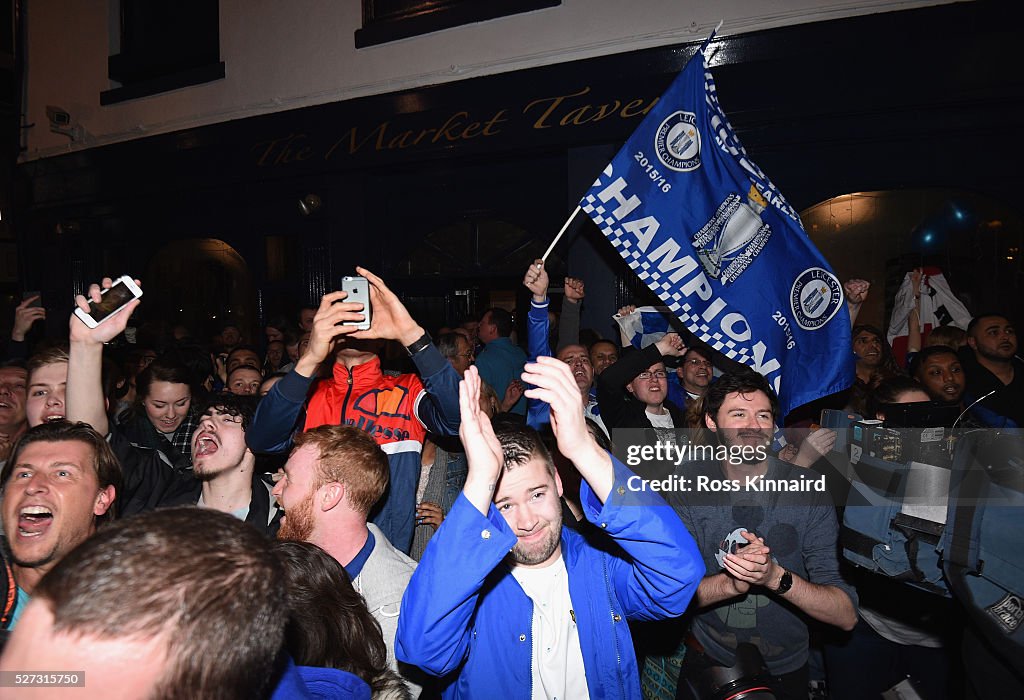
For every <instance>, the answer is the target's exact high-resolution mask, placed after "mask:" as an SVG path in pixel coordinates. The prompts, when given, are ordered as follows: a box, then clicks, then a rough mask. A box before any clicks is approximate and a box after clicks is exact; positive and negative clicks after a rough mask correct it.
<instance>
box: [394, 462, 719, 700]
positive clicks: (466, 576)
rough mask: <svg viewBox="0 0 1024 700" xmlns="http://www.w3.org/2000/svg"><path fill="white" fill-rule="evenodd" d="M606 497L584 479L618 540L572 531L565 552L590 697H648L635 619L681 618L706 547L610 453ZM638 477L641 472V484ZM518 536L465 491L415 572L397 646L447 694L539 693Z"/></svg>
mask: <svg viewBox="0 0 1024 700" xmlns="http://www.w3.org/2000/svg"><path fill="white" fill-rule="evenodd" d="M612 461H613V464H614V465H615V484H614V486H613V487H612V492H611V495H610V496H609V498H608V502H607V503H605V504H604V505H602V504H601V502H600V501H599V500H598V499H597V497H596V496H594V494H593V492H592V491H591V490H590V487H589V486H588V485H587V484H586V483H585V482H584V484H583V486H582V488H581V490H580V499H581V501H582V504H583V509H584V512H585V513H586V516H587V518H588V519H589V520H590V521H591V522H594V523H596V524H597V525H598V526H599V527H600V528H601V529H602V530H604V532H605V533H607V534H608V535H610V536H611V538H612V539H606V538H600V537H598V538H597V539H593V540H589V539H585V538H584V537H583V536H581V535H580V534H578V533H576V532H573V531H572V530H569V529H568V528H565V527H563V528H562V556H563V558H564V559H565V566H566V570H567V571H568V574H569V595H570V597H571V599H572V603H573V609H574V610H575V613H576V624H577V625H578V630H579V638H580V648H581V650H582V652H583V662H584V666H585V668H586V674H587V686H588V688H589V690H590V697H591V698H594V699H595V700H596V699H600V698H624V699H626V698H628V699H632V698H639V697H640V678H639V674H638V671H637V665H636V656H635V654H634V651H633V642H632V638H631V636H630V633H629V625H628V624H627V621H629V620H657V619H664V618H671V617H678V616H679V615H682V614H683V612H684V611H685V610H686V606H687V604H688V603H689V602H690V598H691V597H693V595H694V593H695V592H696V590H697V586H698V584H699V583H700V580H701V577H702V576H703V575H704V564H703V562H702V559H701V556H700V552H698V551H697V546H696V544H695V543H694V541H693V538H692V537H690V534H689V533H688V532H687V530H686V528H685V527H684V526H683V523H682V522H681V521H680V520H679V518H678V517H677V516H676V514H675V513H674V512H673V511H672V509H671V508H670V507H669V506H667V505H666V504H665V502H664V501H663V500H662V499H661V497H660V496H658V495H657V494H654V493H651V492H644V493H636V492H633V491H630V490H628V485H629V479H630V477H631V476H633V474H632V472H630V471H629V470H628V469H627V468H626V467H625V466H624V465H623V464H622V463H621V462H619V461H618V460H616V459H615V458H614V457H612ZM636 482H637V479H633V484H634V485H635V484H636ZM515 543H516V536H515V534H514V533H513V532H512V530H511V528H509V526H508V525H507V524H506V522H505V520H504V518H503V517H502V516H501V514H500V513H499V512H498V510H497V509H496V508H495V507H494V506H493V505H492V506H491V507H490V510H489V512H488V514H487V516H486V517H485V516H483V515H481V514H480V512H479V511H478V510H477V509H476V508H475V507H474V506H473V505H472V504H471V503H470V502H469V501H468V500H467V499H466V497H465V496H464V495H460V496H459V499H458V500H457V501H456V503H455V506H454V507H453V508H452V511H451V513H449V514H448V517H447V518H445V519H444V522H443V523H441V527H440V528H438V530H437V533H435V535H434V537H433V538H432V539H431V541H430V544H429V545H428V546H427V550H426V552H425V553H424V555H423V559H422V560H421V561H420V565H419V567H417V569H416V573H414V574H413V576H412V579H411V580H410V581H409V586H408V587H407V588H406V590H405V596H404V597H403V599H402V608H403V609H404V610H414V611H416V612H415V614H410V615H402V616H401V617H400V618H399V620H398V634H397V636H396V639H395V655H396V657H397V658H398V660H399V661H404V662H406V663H410V664H415V665H416V666H419V667H420V668H422V669H423V670H424V671H426V672H428V673H430V674H432V675H436V676H448V678H446V679H445V681H444V682H445V683H446V684H447V685H446V686H445V688H444V692H443V695H444V697H445V698H502V700H515V699H516V698H522V699H523V700H529V699H530V696H531V688H532V675H531V660H532V637H531V623H532V619H533V604H532V602H531V601H530V599H529V598H528V597H527V596H526V594H525V593H524V592H523V590H522V588H520V586H519V584H518V583H517V582H516V580H515V578H513V576H512V575H511V573H510V571H509V569H508V568H507V567H506V566H505V565H504V564H503V563H502V562H503V560H504V559H505V557H506V556H507V555H508V552H509V550H510V549H511V548H512V547H513V546H514V545H515Z"/></svg>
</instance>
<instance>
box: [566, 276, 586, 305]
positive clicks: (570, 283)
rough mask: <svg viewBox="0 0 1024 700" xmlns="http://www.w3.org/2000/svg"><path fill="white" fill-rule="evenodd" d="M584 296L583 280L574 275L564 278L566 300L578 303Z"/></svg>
mask: <svg viewBox="0 0 1024 700" xmlns="http://www.w3.org/2000/svg"><path fill="white" fill-rule="evenodd" d="M584 296H585V294H584V291H583V280H581V279H578V278H576V277H566V278H565V298H566V300H567V301H571V302H572V303H573V304H578V303H580V302H581V301H583V297H584Z"/></svg>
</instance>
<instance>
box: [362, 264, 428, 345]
mask: <svg viewBox="0 0 1024 700" xmlns="http://www.w3.org/2000/svg"><path fill="white" fill-rule="evenodd" d="M356 272H357V273H358V274H360V275H362V276H363V277H365V278H366V279H367V281H368V282H369V283H370V307H371V311H372V316H371V318H370V329H369V330H365V331H355V332H353V333H352V337H353V338H367V339H368V338H385V339H387V340H397V341H398V342H400V343H401V344H402V345H406V346H408V345H412V344H413V343H415V342H416V341H417V340H419V339H420V338H421V337H423V333H424V331H423V327H422V326H420V325H419V324H418V323H416V321H415V320H413V318H412V316H410V315H409V310H408V309H406V308H405V304H403V303H402V300H401V299H399V298H398V295H397V294H395V293H394V292H392V291H391V290H390V289H388V286H387V285H386V284H384V280H382V279H381V278H380V277H378V276H377V275H375V274H373V273H372V272H370V271H369V270H367V269H366V268H364V267H357V268H356Z"/></svg>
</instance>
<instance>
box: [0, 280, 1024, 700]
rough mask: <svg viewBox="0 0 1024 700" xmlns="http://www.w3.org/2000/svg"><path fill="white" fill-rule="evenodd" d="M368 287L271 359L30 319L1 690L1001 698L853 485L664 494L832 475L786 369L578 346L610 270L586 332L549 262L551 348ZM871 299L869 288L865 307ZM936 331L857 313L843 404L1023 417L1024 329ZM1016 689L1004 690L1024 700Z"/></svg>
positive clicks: (535, 310)
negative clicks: (875, 553) (693, 451)
mask: <svg viewBox="0 0 1024 700" xmlns="http://www.w3.org/2000/svg"><path fill="white" fill-rule="evenodd" d="M356 271H357V273H358V274H360V275H362V276H363V277H365V278H366V279H367V280H368V283H369V289H370V308H369V309H366V308H363V305H362V304H360V303H357V302H352V301H349V300H347V298H346V294H345V292H341V291H335V292H330V293H328V294H326V295H324V297H323V298H322V300H321V302H320V304H319V305H318V306H317V307H315V308H312V307H309V308H303V309H299V310H297V313H296V314H295V317H294V321H292V320H291V319H288V318H275V319H272V320H270V321H269V322H268V323H267V325H266V326H265V328H264V331H265V337H264V338H261V339H260V340H259V341H258V342H257V343H253V344H248V343H246V342H245V339H244V338H243V335H242V333H241V331H240V329H239V328H238V327H236V326H233V325H226V326H224V327H223V328H221V330H220V332H219V334H218V335H217V336H216V337H215V338H213V339H211V342H210V343H206V342H203V341H201V340H199V339H196V338H193V337H191V336H190V334H189V332H188V330H187V329H184V328H182V327H176V328H174V329H173V332H172V333H171V334H168V336H167V337H163V338H147V337H140V334H139V333H137V332H129V333H127V334H126V330H129V331H131V330H132V329H130V328H129V325H130V323H131V318H132V313H133V312H134V310H135V308H136V307H137V306H138V305H139V304H144V303H145V297H144V296H143V297H142V298H141V299H136V300H134V301H132V302H130V303H129V304H128V305H127V306H126V307H125V308H124V309H122V310H121V311H120V312H118V313H116V314H114V315H112V316H110V317H108V318H107V319H106V320H104V321H103V322H101V323H99V324H97V325H96V326H95V327H94V328H90V327H88V326H87V325H86V324H85V323H83V322H82V321H81V319H80V318H78V317H77V316H75V315H74V314H72V315H70V318H69V326H68V333H67V336H66V337H65V338H58V339H41V340H39V341H38V342H30V341H29V340H28V339H29V338H30V337H32V334H31V333H30V329H32V328H33V326H34V325H35V324H37V323H38V322H39V321H41V320H43V319H44V318H45V316H46V314H47V313H51V314H52V313H56V310H54V309H49V310H46V309H43V308H42V307H40V306H38V305H37V304H36V303H35V302H36V301H38V300H37V299H26V300H25V302H23V303H22V304H21V305H19V306H18V308H17V309H16V312H15V318H14V323H13V331H12V334H11V338H10V341H9V342H8V344H7V352H6V359H5V360H4V362H3V363H2V365H0V464H2V475H0V482H2V485H3V500H2V508H0V513H2V518H0V521H2V527H3V544H2V556H3V560H4V563H5V572H6V576H5V577H4V579H5V580H4V582H3V585H0V593H6V595H0V603H4V608H3V610H2V618H0V628H2V629H3V630H5V635H6V636H5V640H6V641H5V648H4V651H3V656H2V657H0V670H2V671H16V672H33V671H36V672H39V671H48V672H53V671H55V670H60V669H64V670H67V671H69V672H84V674H85V681H84V682H85V683H86V684H87V687H88V684H97V683H102V684H103V686H104V691H103V692H104V694H105V695H109V696H110V697H115V698H116V697H124V698H140V697H150V696H152V697H189V698H200V697H210V698H232V697H238V698H258V697H268V698H269V697H275V698H292V697H294V698H300V697H342V698H369V697H373V698H389V699H390V698H410V697H435V696H443V697H446V698H456V697H466V698H479V697H486V696H490V697H501V698H505V697H508V698H512V697H533V698H538V697H548V698H567V699H573V698H583V697H621V698H639V697H647V698H662V697H670V698H671V697H679V698H695V699H702V698H705V697H711V696H710V695H709V694H708V693H711V692H712V691H713V680H712V679H713V678H714V674H713V671H714V669H716V668H721V667H737V668H739V667H744V666H749V670H750V672H751V674H752V676H751V677H756V678H757V679H759V680H760V682H763V683H764V684H765V685H766V686H767V687H769V688H770V689H771V691H772V692H773V693H774V694H775V697H778V698H804V697H808V694H809V693H811V692H818V691H814V690H812V689H814V688H819V687H822V686H821V684H820V683H818V681H822V680H827V681H828V683H827V688H828V693H829V696H830V697H833V698H839V699H842V698H867V697H879V696H880V695H881V693H882V692H883V691H885V690H888V689H889V688H891V687H893V686H894V685H896V684H897V683H899V682H900V681H902V680H903V679H904V678H906V677H907V676H909V677H910V678H911V679H912V680H913V682H914V684H915V686H916V688H917V689H918V692H919V693H920V694H921V697H923V698H925V700H929V699H937V698H944V697H953V692H954V690H953V689H955V688H957V687H958V685H957V684H958V683H960V684H962V685H963V687H964V689H965V691H966V692H967V693H968V694H970V693H974V695H973V696H972V697H985V696H986V695H985V692H986V691H985V688H986V687H995V686H985V685H984V683H985V682H986V681H984V680H977V679H975V678H974V677H973V676H972V675H971V674H969V673H964V672H963V666H962V664H961V663H960V661H959V659H960V656H959V653H958V646H957V645H958V644H959V643H960V641H959V632H960V630H959V626H962V625H961V623H959V622H958V620H959V617H958V613H957V610H956V604H955V603H952V602H949V601H946V600H942V599H938V598H934V597H933V598H929V597H928V596H927V594H924V593H915V592H914V591H913V590H912V589H909V588H907V587H906V586H902V585H901V584H899V583H895V582H892V581H889V580H885V579H882V578H881V577H878V576H873V575H865V574H864V573H863V572H859V571H855V570H852V569H851V568H850V567H848V566H846V565H845V564H844V563H843V561H842V556H841V555H840V553H839V551H840V543H841V540H840V527H839V524H840V522H841V510H842V505H843V502H842V498H841V497H837V496H836V493H835V492H836V491H841V490H842V485H835V484H832V483H830V490H831V491H832V493H821V492H819V491H816V490H814V489H802V488H798V489H795V490H794V492H783V493H779V492H761V491H758V490H757V489H753V490H751V489H750V488H742V489H735V490H733V489H731V488H721V489H717V488H716V489H685V488H684V489H678V490H666V491H665V492H663V493H659V492H658V489H650V488H637V484H638V483H640V482H642V481H643V480H645V479H646V480H655V479H658V478H661V477H665V476H666V475H669V474H671V475H673V477H674V478H677V479H678V481H677V483H685V482H686V480H687V479H690V480H692V483H704V484H708V483H722V484H726V483H730V484H731V483H736V484H747V485H749V484H750V483H752V482H758V481H759V480H767V481H786V482H797V483H799V482H805V481H811V480H813V479H815V478H816V476H817V475H818V473H819V471H820V472H822V473H825V471H823V470H826V466H827V465H824V462H825V461H826V460H825V459H824V458H825V457H826V456H827V455H828V454H829V453H830V451H831V449H832V446H833V444H834V443H835V442H836V434H835V432H833V431H832V430H829V429H828V428H817V426H816V425H815V426H812V427H810V428H808V429H807V430H804V431H802V432H787V434H788V435H789V436H790V437H791V438H793V437H794V436H796V438H795V439H791V440H790V442H789V444H788V445H786V446H785V447H784V448H782V449H780V445H779V443H778V440H777V436H778V432H779V431H778V429H779V428H781V427H783V426H784V425H788V424H787V420H786V419H787V417H786V416H782V415H779V407H778V399H777V397H776V394H775V392H774V391H773V389H772V388H771V387H770V386H769V384H768V383H767V381H766V380H765V379H764V378H763V377H761V376H760V375H758V374H756V373H754V372H752V371H749V370H745V369H744V368H741V367H738V366H736V365H734V364H733V363H730V362H729V361H728V360H727V359H726V358H724V357H722V356H721V355H719V354H717V353H716V352H714V351H713V350H712V349H710V348H708V347H706V346H704V345H703V344H701V343H699V342H695V341H694V340H693V339H689V338H687V337H686V335H687V334H686V333H685V332H682V333H680V332H669V333H666V334H665V335H663V336H662V337H660V338H659V339H657V340H656V341H655V342H652V343H650V344H649V345H647V346H646V347H642V348H628V347H627V348H624V347H622V346H621V344H620V343H619V342H617V339H614V340H610V339H605V338H602V337H601V336H600V334H599V333H596V332H595V331H593V330H591V329H586V328H580V318H581V315H580V310H581V307H582V304H583V303H584V300H585V296H586V295H585V284H584V281H583V280H580V279H576V278H566V279H565V280H564V285H563V291H564V297H563V299H562V303H561V307H560V310H559V313H558V314H555V313H553V312H552V310H551V308H550V307H551V299H550V296H549V291H550V287H551V280H550V279H549V277H548V273H547V270H546V269H545V266H544V263H543V261H541V260H538V261H535V262H534V263H533V264H531V265H530V267H529V268H528V269H527V270H526V272H525V274H524V278H523V284H524V286H525V287H526V288H527V289H528V290H529V292H530V296H531V299H530V307H529V308H528V309H523V310H522V311H523V312H525V313H524V316H525V319H524V320H525V333H526V338H525V339H524V342H519V341H518V340H517V338H516V332H515V329H516V322H515V319H516V316H515V313H516V310H509V309H504V308H498V307H495V308H490V309H487V310H485V311H484V312H483V313H482V314H480V315H479V316H478V317H474V318H466V319H459V320H458V321H457V322H453V323H452V324H451V325H449V326H446V327H442V328H437V329H432V330H434V331H435V333H434V335H431V333H429V332H428V331H427V330H426V329H424V328H423V327H422V326H421V325H420V324H419V323H418V322H417V321H416V319H414V318H413V316H412V315H411V314H410V313H409V311H408V309H407V308H406V307H405V305H404V304H403V302H402V301H401V300H400V298H399V297H398V296H397V295H396V294H395V293H394V292H393V291H392V290H390V289H389V288H388V286H387V285H386V283H385V282H384V281H383V280H381V279H380V278H379V277H377V276H376V275H374V274H373V273H372V272H370V271H369V270H365V269H362V268H357V269H356ZM912 278H913V283H914V294H915V296H916V297H917V298H920V294H921V291H920V290H921V283H922V281H923V275H922V273H921V272H920V271H915V272H914V273H913V274H912ZM137 283H138V284H141V282H138V281H137ZM110 285H111V280H109V279H106V280H103V281H102V282H101V283H98V284H94V285H92V286H91V287H90V288H89V289H88V290H87V294H85V295H80V296H79V297H77V299H76V304H77V306H78V308H80V309H81V310H83V311H86V312H87V311H89V309H90V302H93V303H95V302H98V301H99V300H100V298H101V295H102V292H103V291H104V289H106V288H109V287H110ZM868 287H869V285H868V284H867V283H866V282H863V281H860V280H852V281H850V282H848V283H847V285H846V292H847V299H848V302H849V304H850V311H851V319H854V320H855V319H856V316H857V312H858V310H859V308H860V305H861V304H862V303H863V301H864V299H865V297H866V295H867V294H868ZM633 310H634V309H633V307H625V308H623V309H620V310H619V313H620V314H628V313H630V312H632V311H633ZM368 312H372V313H370V317H371V323H370V327H369V329H368V330H367V329H359V328H358V327H357V324H359V323H360V322H361V321H363V320H364V318H365V315H366V314H367V313H368ZM453 321H455V320H453ZM909 325H910V329H911V333H910V338H909V339H908V348H909V350H910V352H909V353H908V356H907V358H906V360H905V361H903V362H901V361H899V360H897V358H896V357H895V356H894V354H893V352H892V350H891V348H890V347H889V346H888V344H887V343H886V340H885V336H884V334H883V333H882V331H881V330H880V329H879V328H878V327H877V326H872V325H865V324H857V325H854V326H853V328H852V341H853V346H852V348H851V349H847V348H836V352H852V353H853V354H854V355H855V367H856V374H855V376H853V377H851V381H852V387H851V389H850V390H849V391H847V392H844V393H843V394H841V395H835V396H832V397H828V398H827V399H824V400H822V401H821V402H819V403H820V404H821V406H820V407H821V408H828V407H832V408H841V409H846V410H847V411H853V412H855V413H857V414H859V415H861V416H865V417H868V418H879V419H884V418H885V413H886V411H887V410H892V406H893V405H895V404H901V403H911V402H933V403H935V404H936V405H942V406H956V407H957V408H958V409H959V411H958V413H959V416H958V418H957V422H958V424H961V425H964V426H988V427H998V428H1007V427H1010V428H1013V427H1020V426H1021V425H1022V424H1024V414H1022V410H1024V409H1022V406H1024V365H1022V364H1021V360H1020V359H1019V358H1017V356H1016V352H1017V339H1016V335H1015V333H1014V328H1013V325H1012V322H1011V320H1010V319H1008V318H1007V317H1006V316H1004V315H1002V314H1000V313H995V312H991V313H980V314H978V315H976V316H975V317H974V318H973V319H972V320H971V322H970V324H969V325H968V327H967V328H966V329H963V330H959V329H955V328H952V327H939V328H935V329H932V330H931V332H930V333H929V334H927V336H926V337H922V333H921V331H920V324H919V322H918V319H917V318H916V317H915V316H914V314H913V312H912V313H911V318H910V324H909ZM127 337H131V338H132V340H133V342H127V340H126V338H127ZM794 420H795V421H796V423H797V425H798V426H799V427H807V425H808V424H809V423H812V422H816V421H813V420H803V419H802V418H800V417H794V416H790V421H794ZM800 421H802V422H800ZM945 427H947V428H951V427H953V426H951V425H950V426H945ZM682 430H686V431H690V432H688V433H686V438H685V440H687V441H692V442H693V443H694V444H707V445H721V446H725V447H729V448H737V449H739V448H749V451H748V452H744V454H745V455H748V454H751V455H753V456H750V457H744V458H743V459H740V460H734V459H722V460H717V461H707V460H698V461H694V462H689V463H684V464H676V465H672V468H671V469H670V470H669V471H665V470H663V469H662V467H663V466H664V465H653V466H652V465H643V466H627V465H626V464H625V463H624V462H623V461H620V459H619V458H618V457H616V455H617V454H619V453H618V451H616V450H615V449H613V446H618V447H622V446H623V445H622V444H621V443H622V442H623V441H628V440H633V439H634V437H633V436H640V437H636V438H635V439H637V440H648V439H656V440H662V441H667V442H678V441H679V440H680V438H679V437H678V435H680V433H679V431H682ZM730 454H732V453H730ZM655 466H656V467H657V469H661V471H656V470H654V471H652V469H654V467H655ZM829 477H830V479H831V478H832V475H831V474H829ZM837 511H838V517H837ZM958 625H959V626H958ZM655 638H657V639H658V640H659V642H660V643H659V644H657V645H655V644H653V643H651V640H653V639H655ZM661 642H663V643H661ZM754 652H756V654H755V655H754V656H752V654H754ZM1004 670H1005V673H1006V674H1007V675H1005V676H1002V677H999V676H997V677H996V678H995V679H994V680H990V681H988V682H991V683H1009V682H1015V683H1019V682H1020V680H1021V679H1020V678H1018V677H1016V676H1015V675H1014V671H1012V670H1010V669H1004ZM112 674H117V675H116V676H114V675H112ZM709 684H710V685H709ZM93 687H96V686H95V685H93ZM23 690H24V691H25V692H26V695H25V696H26V697H30V695H29V693H31V692H32V689H30V688H24V689H23ZM35 690H36V691H37V692H39V695H38V696H39V697H47V694H46V692H47V691H49V692H52V689H49V688H47V689H39V688H36V689H35ZM819 697H820V695H819Z"/></svg>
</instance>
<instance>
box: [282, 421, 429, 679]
mask: <svg viewBox="0 0 1024 700" xmlns="http://www.w3.org/2000/svg"><path fill="white" fill-rule="evenodd" d="M387 486H388V458H387V455H386V454H385V453H384V451H383V450H382V449H381V448H380V447H379V446H378V445H377V443H376V442H375V441H374V439H373V438H372V437H370V435H368V434H367V433H366V432H364V431H362V430H360V429H358V428H355V427H351V426H341V425H322V426H320V427H317V428H313V429H312V430H308V431H306V432H304V433H301V434H299V435H296V436H295V448H294V449H293V450H292V453H291V456H290V457H289V458H288V462H287V463H286V464H285V465H284V475H283V476H282V477H281V478H280V479H279V480H278V482H277V484H276V485H275V486H274V492H273V493H274V496H275V497H276V498H277V501H278V503H279V504H280V505H281V506H282V507H283V508H284V510H285V516H284V518H282V520H281V529H280V531H279V532H278V533H277V536H278V539H282V540H297V541H300V542H310V543H312V544H315V545H317V546H318V547H320V548H321V549H323V550H324V551H325V552H327V553H328V554H330V555H331V556H332V557H334V558H335V559H336V560H337V561H338V563H339V564H341V565H342V566H343V567H345V571H346V572H347V573H348V575H349V576H350V577H351V579H352V586H353V587H354V588H355V589H356V591H358V592H359V594H360V595H362V596H363V598H364V599H365V600H366V607H367V608H368V609H369V611H370V614H371V615H373V617H374V619H375V620H377V622H378V623H380V627H381V632H382V633H383V635H384V643H385V645H386V646H387V650H388V664H389V665H391V666H392V668H394V669H395V670H397V671H398V672H399V673H402V669H399V668H398V666H397V664H396V663H395V630H396V629H397V628H398V619H399V611H400V608H401V604H402V594H403V593H404V592H405V587H406V585H407V584H408V583H409V578H410V577H411V576H412V572H413V571H414V570H415V569H416V562H414V561H413V560H412V559H410V558H409V557H407V556H406V555H405V554H403V553H402V552H400V551H398V550H397V549H396V548H395V547H394V546H393V545H392V544H391V542H389V541H388V539H387V537H385V536H384V533H383V532H382V531H381V530H380V528H378V527H377V526H376V525H374V524H373V523H369V522H367V518H368V516H369V513H370V510H371V509H372V508H373V505H374V504H375V503H376V502H377V501H378V500H380V497H381V496H382V495H383V494H384V491H385V489H386V488H387ZM403 675H404V674H403ZM407 680H408V679H407ZM410 686H412V684H411V683H410ZM413 690H414V692H415V693H416V694H418V689H417V688H415V687H414V688H413Z"/></svg>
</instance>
